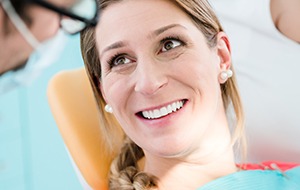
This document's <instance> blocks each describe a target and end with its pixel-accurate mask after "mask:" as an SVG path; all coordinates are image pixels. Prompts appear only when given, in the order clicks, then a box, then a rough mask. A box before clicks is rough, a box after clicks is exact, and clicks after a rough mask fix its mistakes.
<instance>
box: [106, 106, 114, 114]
mask: <svg viewBox="0 0 300 190" xmlns="http://www.w3.org/2000/svg"><path fill="white" fill-rule="evenodd" d="M104 109H105V111H106V112H107V113H113V109H112V107H111V106H110V105H109V104H106V105H105V107H104Z"/></svg>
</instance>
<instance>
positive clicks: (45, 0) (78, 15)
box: [0, 0, 98, 49]
mask: <svg viewBox="0 0 300 190" xmlns="http://www.w3.org/2000/svg"><path fill="white" fill-rule="evenodd" d="M26 2H27V3H35V4H36V5H39V6H41V7H44V8H47V9H49V10H52V11H54V12H57V13H58V14H60V15H61V21H60V26H61V28H62V29H63V30H64V31H65V32H67V33H68V34H77V33H79V32H80V31H82V30H83V29H85V28H86V27H88V26H96V24H97V22H98V8H97V2H96V0H68V1H63V2H64V3H66V2H68V3H69V4H68V5H64V6H62V5H57V4H55V5H54V4H53V3H50V2H49V0H26ZM0 4H1V5H2V7H3V9H4V11H5V12H6V14H7V15H8V17H9V18H10V20H11V21H12V22H13V24H14V25H15V27H16V28H17V29H18V30H19V31H20V33H21V34H22V35H23V36H24V38H25V39H26V41H27V42H28V43H29V44H30V45H31V47H33V48H34V49H37V47H38V46H39V45H40V42H39V41H38V40H37V39H36V38H35V36H34V35H33V34H32V33H31V31H30V30H29V29H28V27H27V26H26V24H25V23H24V21H23V20H22V19H21V18H20V16H19V14H18V13H17V12H16V10H15V8H14V7H13V5H12V4H11V2H10V0H0Z"/></svg>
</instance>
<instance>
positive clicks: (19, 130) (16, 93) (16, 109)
mask: <svg viewBox="0 0 300 190" xmlns="http://www.w3.org/2000/svg"><path fill="white" fill-rule="evenodd" d="M62 55H63V56H62V57H61V59H60V60H59V61H58V62H56V63H54V64H53V65H52V66H50V67H49V68H48V69H47V70H46V71H44V72H43V74H42V76H40V77H39V78H38V79H37V80H35V82H33V83H32V84H31V85H30V86H29V87H21V88H18V89H16V90H13V91H11V92H9V93H6V94H5V95H2V96H0V190H69V189H72V190H80V189H82V187H81V185H80V183H79V181H78V179H77V176H76V174H75V172H74V170H73V168H72V165H71V163H70V160H69V157H68V155H67V152H66V150H65V146H64V143H63V140H62V138H61V136H60V133H59V131H58V129H57V127H56V124H55V121H54V119H53V117H52V114H51V112H50V108H49V105H48V101H47V96H46V89H47V85H48V82H49V79H50V78H51V77H52V76H53V75H54V74H56V73H57V72H59V71H60V70H65V69H72V68H79V67H82V66H83V62H82V58H81V54H80V47H79V36H75V37H72V38H71V39H70V40H69V41H68V44H67V47H66V49H65V50H64V52H63V54H62Z"/></svg>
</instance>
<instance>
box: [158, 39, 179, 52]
mask: <svg viewBox="0 0 300 190" xmlns="http://www.w3.org/2000/svg"><path fill="white" fill-rule="evenodd" d="M181 45H182V42H181V41H180V40H177V39H166V40H164V42H163V46H162V50H161V51H162V52H166V51H169V50H171V49H174V48H176V47H178V46H181Z"/></svg>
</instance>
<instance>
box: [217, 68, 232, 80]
mask: <svg viewBox="0 0 300 190" xmlns="http://www.w3.org/2000/svg"><path fill="white" fill-rule="evenodd" d="M232 75H233V72H232V70H230V69H228V70H226V71H222V72H221V74H220V77H221V79H222V80H225V81H226V80H227V79H228V78H230V77H232Z"/></svg>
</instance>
